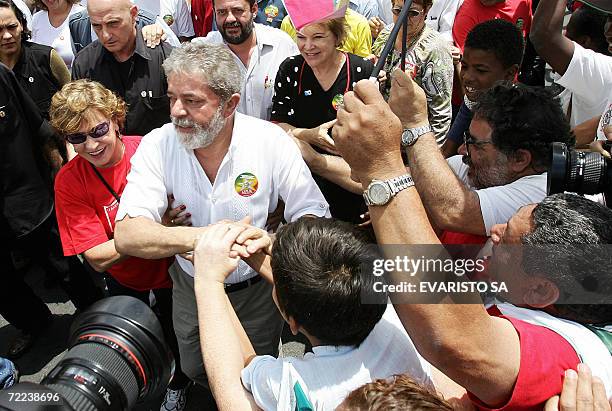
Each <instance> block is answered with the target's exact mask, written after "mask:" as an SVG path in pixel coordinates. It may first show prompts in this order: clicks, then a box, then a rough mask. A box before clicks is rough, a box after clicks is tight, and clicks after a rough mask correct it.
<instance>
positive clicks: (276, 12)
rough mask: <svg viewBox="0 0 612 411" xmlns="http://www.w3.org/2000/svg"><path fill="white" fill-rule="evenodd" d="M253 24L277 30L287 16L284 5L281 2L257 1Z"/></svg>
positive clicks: (272, 0) (279, 0) (273, 0)
mask: <svg viewBox="0 0 612 411" xmlns="http://www.w3.org/2000/svg"><path fill="white" fill-rule="evenodd" d="M257 7H258V10H257V16H256V17H255V23H260V24H265V25H267V26H272V27H274V28H277V29H279V28H280V25H281V23H282V21H283V19H284V18H285V16H286V15H287V10H286V9H285V5H284V4H283V2H282V1H281V0H258V1H257Z"/></svg>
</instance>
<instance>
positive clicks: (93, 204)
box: [50, 80, 191, 409]
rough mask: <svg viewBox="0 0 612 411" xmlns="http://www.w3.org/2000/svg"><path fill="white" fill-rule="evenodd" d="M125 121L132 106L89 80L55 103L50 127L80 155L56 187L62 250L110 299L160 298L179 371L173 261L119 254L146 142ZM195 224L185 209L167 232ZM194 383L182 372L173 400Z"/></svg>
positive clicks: (173, 212) (172, 216)
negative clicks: (136, 160)
mask: <svg viewBox="0 0 612 411" xmlns="http://www.w3.org/2000/svg"><path fill="white" fill-rule="evenodd" d="M125 116H126V104H125V102H124V101H123V100H122V99H121V98H120V97H118V96H117V95H115V94H114V93H113V92H111V91H110V90H108V89H106V88H104V86H102V85H101V84H99V83H96V82H93V81H90V80H77V81H74V82H71V83H68V84H66V85H65V86H64V87H63V88H62V89H61V90H60V91H59V92H58V93H57V94H55V96H53V100H52V102H51V110H50V117H51V124H52V125H53V127H54V128H55V129H56V130H57V131H58V133H59V134H61V135H62V136H64V138H65V139H66V141H68V143H70V144H72V145H73V146H74V150H75V151H76V153H77V156H76V157H75V158H73V159H72V160H71V161H69V162H68V164H66V165H65V166H64V167H62V169H61V170H60V172H59V173H58V175H57V177H56V179H55V204H56V214H57V221H58V225H59V232H60V236H61V239H62V247H63V249H64V254H65V255H76V254H82V255H83V257H84V259H85V260H86V261H87V263H89V265H90V266H91V267H92V268H93V269H94V270H95V271H97V272H99V273H104V276H105V282H106V286H107V289H108V293H109V294H110V295H130V296H133V297H135V298H138V299H140V300H142V301H144V302H145V303H147V304H149V293H150V291H152V292H153V294H154V295H155V299H156V307H157V311H158V315H159V317H160V322H161V324H162V327H163V329H164V333H165V335H166V338H167V341H168V342H169V344H170V346H171V348H172V351H173V354H174V356H175V358H176V359H177V361H176V364H177V367H178V364H180V362H179V361H178V359H179V353H178V345H177V343H176V336H175V334H174V328H173V326H172V281H171V280H170V276H169V275H168V268H169V267H170V265H171V264H172V262H173V261H174V258H165V259H160V260H145V259H141V258H136V257H130V256H127V255H123V254H119V253H118V252H117V250H116V249H115V242H114V240H113V230H114V227H115V215H116V214H117V209H118V207H119V203H120V201H121V194H122V192H123V189H124V188H125V186H126V184H127V175H128V173H129V171H130V167H131V165H130V159H131V158H132V156H133V155H134V153H135V152H136V149H137V148H138V145H139V144H140V141H141V139H142V137H139V136H122V135H121V133H120V129H121V127H122V126H123V124H124V122H125ZM169 203H170V204H171V203H172V200H170V201H169ZM190 217H191V215H190V214H189V213H188V212H187V211H186V209H185V206H184V205H181V206H178V207H175V208H170V207H169V209H168V211H167V212H166V215H165V216H164V218H162V221H164V222H165V224H167V225H191V222H190ZM187 383H188V378H187V377H186V376H185V375H184V374H183V373H182V372H181V371H180V369H178V370H177V372H175V374H174V379H173V381H172V382H171V384H170V388H169V391H168V394H167V396H169V395H173V396H174V397H176V396H177V395H178V396H180V395H181V394H182V395H183V397H184V392H182V391H183V390H184V389H185V387H186V386H187ZM171 391H172V392H171ZM177 392H178V394H177ZM169 409H171V408H169Z"/></svg>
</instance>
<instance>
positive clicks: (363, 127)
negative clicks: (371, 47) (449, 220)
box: [334, 76, 520, 406]
mask: <svg viewBox="0 0 612 411" xmlns="http://www.w3.org/2000/svg"><path fill="white" fill-rule="evenodd" d="M405 78H406V79H407V80H408V77H407V76H405ZM407 86H408V87H417V86H416V85H415V84H414V83H413V82H412V81H410V82H409V83H408V85H407ZM393 87H398V85H397V83H394V84H393ZM411 92H414V91H411ZM421 93H422V91H421ZM423 97H424V96H421V98H423ZM344 101H345V109H343V110H340V111H339V113H338V124H337V126H336V127H335V128H334V138H335V140H336V142H337V145H338V148H339V150H340V151H341V153H342V155H343V157H344V158H345V159H346V161H347V162H348V163H349V165H350V166H351V168H352V169H353V172H354V173H355V174H356V175H357V176H358V178H359V179H360V181H361V182H362V184H363V186H364V187H366V186H367V184H368V183H369V182H370V181H371V180H372V179H379V180H383V179H387V178H391V177H396V176H399V175H401V174H404V173H405V169H404V167H403V164H402V161H401V156H400V147H399V138H400V134H401V129H402V128H401V123H400V121H399V119H398V118H397V117H396V116H395V115H394V114H393V113H392V112H391V110H390V108H389V107H388V106H387V105H386V104H385V102H384V100H383V98H382V96H381V95H380V93H379V91H378V90H377V88H376V86H375V85H374V84H373V83H371V82H367V81H362V82H359V83H357V85H356V87H355V93H354V94H353V93H347V94H346V95H345V98H344ZM407 109H409V110H414V107H412V106H411V107H408V108H407ZM417 120H418V119H417ZM369 211H370V217H371V219H372V224H373V226H374V230H375V232H376V237H377V239H378V242H379V243H380V244H439V241H438V239H437V237H436V235H435V233H434V231H433V229H432V227H431V226H430V224H429V221H428V219H427V214H426V212H425V209H424V207H423V204H422V203H421V199H420V197H419V194H418V193H417V190H416V189H415V188H414V187H412V188H408V189H405V190H402V191H400V192H399V193H398V194H397V195H396V196H395V197H394V198H393V199H392V200H391V201H390V202H389V203H388V204H387V205H385V206H371V207H370V208H369ZM395 307H396V310H397V313H398V315H399V316H400V319H401V320H402V323H403V325H404V327H405V328H406V330H407V332H408V333H409V334H410V337H411V338H412V340H413V341H414V343H415V345H416V347H417V349H418V351H419V352H420V353H421V354H422V355H423V356H424V357H425V358H426V359H427V360H428V361H430V362H431V363H432V364H433V365H434V366H435V367H437V368H438V369H440V370H441V371H442V372H444V374H446V375H448V376H449V377H450V378H452V379H453V380H455V381H456V382H457V383H459V384H460V385H462V386H464V387H465V388H466V389H468V390H469V391H471V392H472V393H473V394H475V395H476V396H478V397H479V398H480V399H481V400H482V401H484V402H485V403H487V404H490V405H493V406H495V405H501V404H502V403H503V402H505V401H506V400H508V399H509V396H510V394H511V393H512V390H513V387H514V384H515V381H516V377H517V375H518V370H519V362H520V354H519V348H520V346H519V339H518V335H517V333H516V331H515V330H514V328H513V327H512V325H511V324H510V323H509V322H508V321H506V320H503V319H498V318H493V317H490V316H489V315H488V314H487V312H486V311H485V309H484V307H483V306H482V305H481V304H463V305H459V304H454V305H451V304H410V305H401V304H396V305H395Z"/></svg>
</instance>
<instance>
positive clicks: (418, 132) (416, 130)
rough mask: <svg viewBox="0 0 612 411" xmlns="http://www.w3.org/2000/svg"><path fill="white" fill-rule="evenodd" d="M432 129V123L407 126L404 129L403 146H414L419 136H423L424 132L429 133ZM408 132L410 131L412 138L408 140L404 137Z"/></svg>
mask: <svg viewBox="0 0 612 411" xmlns="http://www.w3.org/2000/svg"><path fill="white" fill-rule="evenodd" d="M431 131H432V129H431V125H429V124H426V125H424V126H421V127H413V128H405V129H404V131H403V132H402V146H403V147H410V146H412V145H413V144H414V143H416V142H417V140H418V139H419V137H421V136H422V135H423V134H425V133H429V132H431ZM406 133H410V135H411V138H410V140H409V141H406V139H405V138H404V135H405V134H406Z"/></svg>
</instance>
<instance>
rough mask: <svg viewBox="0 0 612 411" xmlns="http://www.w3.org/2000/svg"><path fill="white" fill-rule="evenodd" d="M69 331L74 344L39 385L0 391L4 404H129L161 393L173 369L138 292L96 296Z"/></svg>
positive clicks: (61, 410) (76, 408) (69, 407)
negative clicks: (135, 295) (129, 294)
mask: <svg viewBox="0 0 612 411" xmlns="http://www.w3.org/2000/svg"><path fill="white" fill-rule="evenodd" d="M70 335H71V337H70V341H69V347H70V349H69V350H68V352H67V353H66V355H64V357H63V358H62V360H61V361H60V362H59V363H58V364H57V365H56V366H55V368H53V370H51V372H50V373H49V374H48V375H47V376H46V377H45V378H44V379H43V381H42V383H41V384H40V385H39V384H34V383H20V384H16V385H14V386H12V387H11V388H9V389H7V390H3V391H0V410H10V411H25V410H31V411H39V410H41V411H42V410H56V411H115V410H117V411H119V410H129V409H131V408H133V407H134V405H135V404H136V403H137V402H138V401H147V400H149V399H153V398H156V397H158V396H160V395H161V394H163V392H164V391H165V390H166V387H167V386H168V383H169V382H170V378H171V377H172V374H173V373H174V359H173V357H172V353H171V351H170V350H169V348H168V346H167V345H166V342H165V340H164V336H163V335H164V334H163V332H162V328H161V325H160V324H159V321H158V320H157V317H156V316H155V314H154V313H153V311H152V310H151V309H150V308H149V307H148V306H147V305H146V304H145V303H143V302H142V301H140V300H138V299H136V298H133V297H127V296H118V297H109V298H105V299H104V300H101V301H98V302H96V303H95V304H93V305H92V306H91V307H90V308H89V309H88V310H87V311H85V312H84V313H82V314H81V315H80V316H79V317H78V318H77V319H76V320H75V321H74V323H73V325H72V327H71V332H70Z"/></svg>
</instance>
